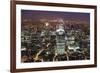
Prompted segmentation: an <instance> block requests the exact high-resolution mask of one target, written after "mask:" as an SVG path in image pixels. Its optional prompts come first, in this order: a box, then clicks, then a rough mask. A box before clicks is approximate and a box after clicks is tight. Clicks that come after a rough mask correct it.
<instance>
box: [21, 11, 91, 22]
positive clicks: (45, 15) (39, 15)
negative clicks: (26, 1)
mask: <svg viewBox="0 0 100 73" xmlns="http://www.w3.org/2000/svg"><path fill="white" fill-rule="evenodd" d="M21 17H22V19H32V20H39V19H56V18H62V19H63V20H81V21H86V22H88V23H90V13H78V12H56V11H36V10H21Z"/></svg>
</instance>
